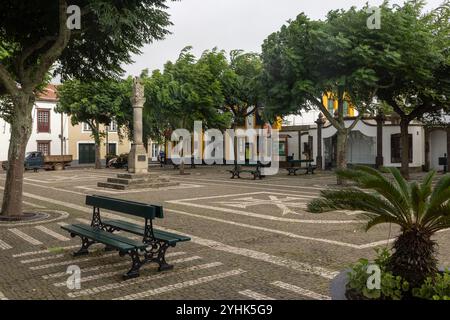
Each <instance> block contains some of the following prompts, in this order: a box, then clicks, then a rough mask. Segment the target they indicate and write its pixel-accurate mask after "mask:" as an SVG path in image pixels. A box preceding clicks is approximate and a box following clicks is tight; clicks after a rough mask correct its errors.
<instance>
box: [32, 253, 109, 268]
mask: <svg viewBox="0 0 450 320" xmlns="http://www.w3.org/2000/svg"><path fill="white" fill-rule="evenodd" d="M114 255H115V254H114V253H111V254H105V255H103V256H100V257H92V258H84V259H78V260H76V259H73V260H69V261H62V262H56V263H49V264H43V265H39V266H35V267H30V270H43V269H48V268H53V267H59V266H67V265H69V264H77V263H80V262H87V261H94V260H100V259H105V258H109V257H112V256H114Z"/></svg>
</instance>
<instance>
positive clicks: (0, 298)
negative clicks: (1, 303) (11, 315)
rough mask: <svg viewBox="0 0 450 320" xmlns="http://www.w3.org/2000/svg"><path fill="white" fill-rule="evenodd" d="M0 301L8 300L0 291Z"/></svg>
mask: <svg viewBox="0 0 450 320" xmlns="http://www.w3.org/2000/svg"><path fill="white" fill-rule="evenodd" d="M0 300H8V298H7V297H5V295H4V294H3V293H2V292H1V291H0Z"/></svg>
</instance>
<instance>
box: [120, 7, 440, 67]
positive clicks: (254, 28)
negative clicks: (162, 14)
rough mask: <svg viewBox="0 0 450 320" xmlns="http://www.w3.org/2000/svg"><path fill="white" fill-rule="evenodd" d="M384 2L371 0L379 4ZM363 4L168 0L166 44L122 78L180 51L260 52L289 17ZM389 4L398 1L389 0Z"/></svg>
mask: <svg viewBox="0 0 450 320" xmlns="http://www.w3.org/2000/svg"><path fill="white" fill-rule="evenodd" d="M382 2H383V0H370V1H369V3H370V4H371V5H379V4H381V3H382ZM427 2H428V5H427V8H428V9H430V8H436V7H438V6H439V5H440V4H441V3H442V0H428V1H427ZM365 3H366V0H181V1H176V2H170V3H169V6H170V9H169V13H170V15H171V21H172V23H173V24H174V25H173V26H172V27H170V31H171V32H172V34H171V35H168V36H167V37H166V39H165V40H162V41H158V42H155V43H153V44H151V45H148V46H146V47H145V48H143V50H142V51H143V54H142V55H140V56H135V57H134V59H133V60H134V61H135V63H134V64H132V65H129V66H126V67H125V70H126V72H127V75H139V74H140V72H141V71H142V70H143V69H145V68H148V69H149V70H154V69H158V68H159V69H162V67H163V65H164V63H165V62H166V61H168V60H172V61H173V60H176V59H177V57H178V55H179V53H180V51H181V49H183V48H184V47H186V46H193V47H194V49H193V52H194V53H195V54H196V55H197V56H198V55H200V54H201V53H202V52H203V51H204V50H207V49H212V48H214V47H218V48H219V49H224V50H226V51H230V50H233V49H243V50H245V51H253V52H261V44H262V43H263V41H264V39H265V38H266V37H267V36H268V35H269V34H271V33H272V32H275V31H277V30H279V29H280V27H281V26H282V25H283V24H285V23H286V21H287V20H289V19H294V18H295V17H296V16H297V15H298V14H299V13H301V12H305V13H306V14H307V15H308V16H309V17H311V18H314V19H323V18H324V17H325V15H326V14H327V12H328V11H329V10H333V9H339V8H350V7H351V6H353V5H355V6H357V7H361V6H363V5H364V4H365ZM391 3H398V4H401V3H403V1H402V0H391Z"/></svg>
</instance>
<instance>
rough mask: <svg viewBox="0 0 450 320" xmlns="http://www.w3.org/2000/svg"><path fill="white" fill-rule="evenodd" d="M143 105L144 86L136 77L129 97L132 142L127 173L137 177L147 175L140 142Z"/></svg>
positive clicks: (144, 154)
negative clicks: (131, 115) (131, 106)
mask: <svg viewBox="0 0 450 320" xmlns="http://www.w3.org/2000/svg"><path fill="white" fill-rule="evenodd" d="M144 103H145V96H144V86H143V85H142V83H141V80H140V78H138V77H136V78H135V79H134V80H133V96H132V97H131V104H132V105H133V140H134V142H133V144H132V145H131V151H130V154H129V156H128V172H129V173H133V174H139V175H141V174H147V173H148V160H147V151H146V150H145V148H144V144H143V142H142V141H143V139H142V109H143V108H144Z"/></svg>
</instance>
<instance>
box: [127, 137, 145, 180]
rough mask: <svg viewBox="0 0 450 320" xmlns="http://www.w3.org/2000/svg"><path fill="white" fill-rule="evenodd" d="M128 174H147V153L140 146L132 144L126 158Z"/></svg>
mask: <svg viewBox="0 0 450 320" xmlns="http://www.w3.org/2000/svg"><path fill="white" fill-rule="evenodd" d="M128 172H130V173H135V174H145V173H147V172H148V158H147V151H146V150H145V148H144V145H142V144H133V145H132V146H131V150H130V154H129V156H128Z"/></svg>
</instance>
